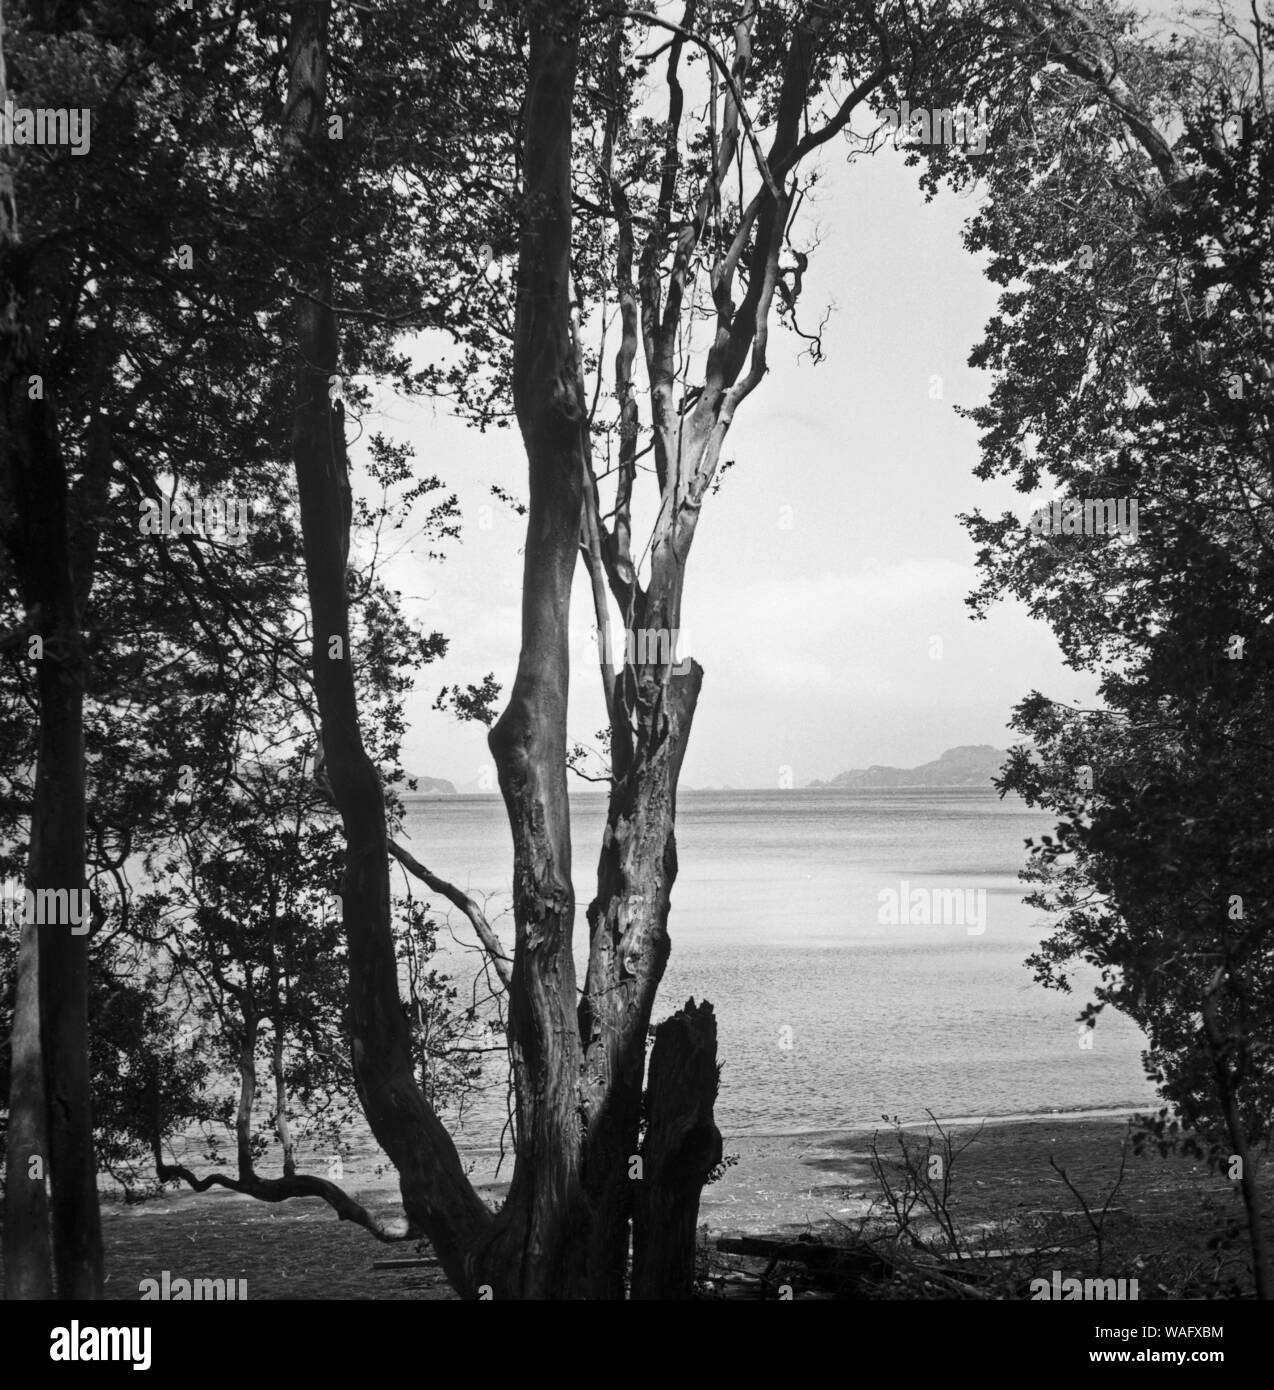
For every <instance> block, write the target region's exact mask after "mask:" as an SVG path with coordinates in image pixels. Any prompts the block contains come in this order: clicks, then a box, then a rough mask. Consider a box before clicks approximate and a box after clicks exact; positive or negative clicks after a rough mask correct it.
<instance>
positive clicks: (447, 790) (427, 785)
mask: <svg viewBox="0 0 1274 1390" xmlns="http://www.w3.org/2000/svg"><path fill="white" fill-rule="evenodd" d="M414 794H415V795H416V796H424V795H426V794H433V795H442V796H455V795H456V794H457V793H456V789H455V787H453V786H452V785H451V783H450V782H448V781H447V780H446V779H445V778H443V777H417V778H416V791H415V793H414ZM407 795H408V796H411V795H413V793H411V792H408V793H407Z"/></svg>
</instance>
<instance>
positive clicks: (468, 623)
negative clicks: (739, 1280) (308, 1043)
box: [354, 144, 1096, 790]
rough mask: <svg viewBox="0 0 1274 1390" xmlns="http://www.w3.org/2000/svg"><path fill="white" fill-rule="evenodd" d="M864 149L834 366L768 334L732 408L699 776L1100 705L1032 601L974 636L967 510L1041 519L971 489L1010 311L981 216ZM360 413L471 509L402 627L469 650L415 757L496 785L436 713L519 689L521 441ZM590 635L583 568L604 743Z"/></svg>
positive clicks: (701, 546) (582, 638)
mask: <svg viewBox="0 0 1274 1390" xmlns="http://www.w3.org/2000/svg"><path fill="white" fill-rule="evenodd" d="M846 153H847V151H846V148H845V147H842V146H837V145H835V144H832V145H831V146H829V147H828V148H827V152H826V155H825V158H824V159H823V162H822V166H821V167H822V171H823V173H822V178H821V180H820V183H819V186H818V188H817V189H816V190H815V192H816V194H817V202H816V203H815V204H814V205H813V206H812V207H807V220H806V222H805V230H806V233H807V236H808V234H809V233H813V234H815V235H816V236H817V237H818V238H819V239H820V240H821V245H820V246H819V247H818V249H817V250H816V251H814V252H813V253H812V254H811V258H810V264H809V269H808V271H807V272H806V276H805V284H804V291H803V295H802V300H801V304H802V306H803V311H802V314H801V318H802V323H803V325H804V326H805V327H806V328H808V327H809V326H810V325H811V324H813V323H817V322H818V320H819V319H820V318H821V317H822V309H823V307H824V306H827V305H830V306H834V309H833V314H832V317H831V319H830V321H829V323H828V325H827V328H826V331H825V333H824V349H825V357H824V360H823V361H822V362H821V363H819V364H817V365H814V364H812V363H811V362H810V361H809V359H808V357H806V358H802V357H801V350H802V349H803V347H804V344H803V343H802V342H800V340H799V339H796V338H795V337H794V336H792V335H791V334H788V333H786V332H784V331H783V330H779V329H776V330H775V331H774V332H773V333H772V335H771V339H770V354H769V355H770V368H771V369H770V372H769V374H768V376H767V377H766V378H765V380H764V381H763V382H762V383H761V385H760V386H759V387H758V389H757V390H756V391H755V392H754V393H753V395H752V396H751V397H750V398H749V399H748V400H746V401H745V402H744V403H743V405H742V406H741V407H740V409H739V411H738V414H737V415H736V416H735V420H734V424H733V427H732V429H731V432H730V435H729V437H728V439H727V443H726V449H725V455H724V456H725V457H726V458H728V459H733V460H734V461H735V466H734V467H733V468H732V469H731V470H730V472H729V473H728V475H727V476H726V477H725V478H724V480H723V482H722V485H721V488H720V490H719V492H718V493H717V494H716V495H715V496H710V497H709V498H708V499H707V501H706V503H705V506H704V510H703V514H702V518H701V521H700V524H699V529H698V532H697V534H696V537H695V542H694V547H693V550H692V552H691V556H690V561H689V565H688V572H687V580H686V597H685V608H684V613H683V624H684V644H683V645H684V646H685V647H688V650H689V651H691V652H692V653H693V655H694V657H695V658H696V660H698V661H699V662H700V664H701V665H702V666H703V667H704V670H705V678H704V684H703V691H702V694H701V697H700V701H699V707H698V712H697V714H696V717H695V726H694V731H693V734H692V737H691V742H690V748H689V751H688V753H687V756H686V761H685V766H684V770H683V775H682V785H683V786H687V787H720V786H733V787H738V788H742V787H781V786H797V787H800V786H805V785H806V784H808V783H809V782H810V781H811V780H813V779H816V778H817V779H823V780H826V779H828V778H830V777H833V776H834V775H835V774H836V773H838V772H841V771H844V770H845V769H847V768H850V767H863V766H867V765H869V764H872V763H885V764H893V765H897V766H905V767H909V766H914V765H916V764H918V763H922V762H927V761H929V760H930V759H933V758H936V757H937V756H938V755H939V754H940V753H941V752H942V751H943V750H944V749H946V748H949V747H952V746H955V745H958V744H971V743H990V744H995V745H996V746H999V747H1006V746H1008V744H1009V743H1010V742H1011V741H1012V740H1013V736H1012V734H1011V732H1010V731H1009V729H1008V727H1007V726H1008V720H1009V717H1010V712H1011V709H1012V706H1013V705H1014V704H1015V703H1016V702H1017V701H1019V700H1020V699H1022V698H1023V697H1024V696H1025V695H1026V694H1027V693H1028V692H1030V691H1031V690H1034V689H1038V690H1041V691H1043V692H1044V693H1045V694H1047V695H1049V696H1051V697H1052V698H1054V699H1059V700H1066V701H1079V702H1080V703H1092V702H1093V700H1094V691H1095V688H1096V681H1095V679H1094V678H1093V677H1092V676H1090V675H1087V674H1082V673H1076V672H1073V671H1069V670H1067V669H1066V667H1065V666H1064V665H1063V663H1062V661H1061V657H1060V654H1059V652H1058V648H1057V645H1056V642H1055V641H1054V640H1053V637H1052V635H1051V633H1050V632H1049V630H1048V629H1047V628H1046V627H1045V626H1044V625H1042V624H1040V623H1037V622H1034V621H1032V620H1031V619H1030V618H1029V617H1028V616H1027V614H1026V612H1025V610H1024V609H1023V608H1021V606H1020V605H1017V604H1015V603H1001V604H999V605H997V606H996V607H995V608H993V609H992V610H991V612H990V615H989V617H988V618H987V619H986V620H984V621H978V620H975V619H973V617H972V615H971V613H970V610H969V609H968V607H967V606H966V604H965V598H966V596H967V595H968V594H969V593H970V592H971V591H972V590H973V589H974V588H975V587H976V586H977V583H978V574H977V571H976V568H975V565H974V547H973V545H972V543H971V541H970V540H969V537H968V535H967V533H966V532H965V530H964V528H963V527H962V526H961V524H960V523H959V521H958V520H957V519H956V517H957V514H958V513H960V512H962V511H971V510H973V509H974V508H981V509H982V510H983V511H986V512H990V513H994V514H998V513H999V512H1000V511H1001V510H1003V509H1004V508H1005V507H1009V508H1011V509H1013V510H1015V511H1016V512H1017V513H1018V514H1019V515H1020V516H1022V517H1023V519H1024V521H1025V519H1026V518H1027V517H1029V514H1030V505H1029V504H1028V499H1026V498H1025V497H1022V496H1021V495H1019V494H1017V493H1015V492H1014V491H1013V490H1012V488H1011V487H1010V486H1009V485H1008V484H1007V483H1006V482H1003V481H997V482H992V483H985V482H982V481H980V480H978V479H977V478H975V477H974V476H973V469H974V468H975V467H976V464H977V461H978V450H977V431H976V428H975V426H974V425H973V424H972V423H971V422H969V421H965V420H962V419H961V418H960V417H959V416H958V415H957V414H956V407H957V406H974V405H977V404H979V403H980V402H981V401H982V400H983V399H984V398H985V395H986V393H987V390H988V388H989V377H988V376H987V375H986V374H984V373H982V372H979V371H974V370H972V369H971V368H969V367H968V365H967V360H968V356H969V353H970V350H971V349H972V348H973V346H974V345H975V343H976V342H977V341H978V340H979V339H980V337H981V333H982V329H983V326H984V324H985V322H986V320H987V319H988V317H989V316H990V315H991V313H992V312H993V311H994V307H995V302H996V296H997V289H996V287H995V286H993V285H991V284H990V283H989V282H988V281H987V280H986V279H985V278H984V277H983V275H982V270H981V263H980V260H979V259H977V258H974V257H972V256H971V255H970V254H969V253H968V252H967V251H966V250H965V249H964V247H963V245H962V243H961V240H960V228H961V225H962V223H963V221H964V220H965V218H966V217H968V216H969V215H970V213H971V212H972V210H973V208H974V207H975V205H976V204H975V202H974V201H972V200H970V199H963V198H957V197H955V196H954V195H952V194H949V193H944V194H943V195H942V196H940V197H939V198H937V199H935V200H934V201H933V202H931V203H929V204H926V203H925V201H924V198H923V195H922V193H921V192H920V190H919V188H918V186H917V181H916V174H917V172H918V171H917V170H916V169H914V168H913V169H908V168H907V167H906V165H905V164H904V156H903V153H902V152H895V151H893V150H892V149H890V148H888V147H887V148H886V149H885V150H883V151H882V152H880V153H878V154H877V155H875V156H874V157H871V158H859V159H856V160H854V161H853V162H852V163H850V162H849V161H848V160H847V159H846V157H845V156H846ZM609 356H610V350H609V349H608V357H609ZM608 370H609V369H608ZM935 378H940V379H941V380H940V383H938V382H937V381H936V380H935ZM939 390H940V393H941V395H940V398H938V392H939ZM642 413H643V419H647V418H648V409H647V407H646V405H645V403H644V402H643V407H642ZM363 423H364V428H365V429H367V428H369V427H370V428H371V429H379V430H382V431H384V432H386V433H388V434H390V435H391V436H392V437H395V438H399V439H405V440H406V441H408V442H410V443H411V444H412V445H413V446H414V447H415V450H416V453H417V458H418V461H419V465H420V466H421V467H422V468H427V469H429V470H431V471H434V472H437V473H438V474H439V476H440V477H442V478H443V479H444V480H445V482H446V484H447V486H448V487H449V488H451V489H452V490H454V491H455V493H456V495H457V497H458V499H459V502H460V506H461V510H462V514H463V527H464V532H463V538H462V540H461V541H459V542H454V543H450V544H449V545H448V547H447V556H446V558H445V559H444V560H442V561H437V560H431V559H429V558H428V556H427V553H426V552H427V550H428V546H427V545H426V544H424V543H423V542H421V543H417V544H414V545H412V544H408V545H405V546H404V547H403V549H402V550H401V552H400V553H398V554H397V555H396V556H395V558H394V559H393V561H392V562H391V565H390V568H389V570H388V572H387V577H388V578H389V579H390V581H391V583H392V585H393V587H396V588H399V589H401V590H402V592H403V594H404V600H405V607H406V610H407V612H408V613H409V614H410V615H411V616H412V617H414V618H417V619H419V620H420V621H421V622H423V623H424V624H426V625H427V626H428V627H429V628H436V629H437V630H439V631H442V632H444V633H445V634H446V635H447V636H448V637H449V639H450V644H451V645H450V650H449V653H448V655H447V657H446V659H445V660H444V661H442V662H438V663H435V664H434V665H433V666H431V667H429V668H427V669H426V671H425V673H424V674H423V676H422V677H421V679H420V681H419V684H418V689H417V693H416V694H415V695H414V696H413V697H412V699H411V700H410V701H409V703H408V707H407V715H408V722H409V725H410V733H409V735H408V737H407V739H406V741H405V745H404V766H406V767H407V768H408V770H409V771H411V772H413V773H418V774H423V775H426V776H433V777H443V778H446V779H448V780H449V781H451V782H453V783H454V784H456V786H457V787H460V788H466V787H467V788H469V789H471V790H476V789H478V788H479V787H482V788H490V789H494V787H495V782H494V777H493V772H492V764H491V759H490V756H489V754H488V752H487V748H486V741H485V731H484V730H483V729H482V728H481V727H480V726H478V725H475V724H460V723H457V722H456V721H455V719H454V718H453V717H451V716H449V715H444V714H441V713H438V712H435V711H433V710H432V709H431V708H430V706H431V705H432V703H433V700H434V697H435V696H436V695H437V693H438V690H439V688H440V686H442V685H443V684H444V683H445V684H448V685H450V684H453V683H460V684H463V683H466V682H470V681H478V680H480V679H481V678H482V677H483V676H484V675H485V674H486V673H487V672H488V671H492V672H494V673H495V676H496V678H497V679H498V680H499V681H501V682H502V683H503V684H504V685H505V687H506V689H507V687H508V685H509V684H510V683H511V681H512V678H513V674H514V671H515V668H516V663H517V654H518V646H519V608H518V605H519V591H520V580H521V564H522V561H521V555H520V553H519V551H520V547H521V545H522V542H523V530H524V525H525V523H524V520H523V519H522V518H520V517H518V516H517V515H516V514H515V513H514V512H513V511H512V510H511V509H508V508H506V507H504V506H502V505H501V504H499V503H498V502H496V501H495V499H494V498H492V496H491V495H490V488H491V485H492V484H498V485H499V486H501V487H503V488H506V489H508V490H509V491H511V492H514V493H516V494H517V495H520V496H524V495H525V490H526V482H525V479H526V461H525V455H524V453H523V451H522V448H521V441H520V438H519V436H518V435H517V433H516V431H515V430H510V431H499V432H488V433H486V434H480V433H478V432H477V430H476V429H472V428H469V427H466V426H465V425H464V424H463V423H462V422H461V421H459V420H457V419H455V418H454V417H453V416H452V415H451V414H450V412H449V410H448V408H447V406H446V405H445V404H442V403H439V404H435V403H431V402H417V401H404V400H402V399H401V398H397V397H390V396H385V395H382V396H381V397H380V399H379V401H378V405H377V409H376V411H375V413H374V414H373V416H372V417H371V418H370V419H367V418H365V419H364V422H363ZM354 459H355V462H356V463H357V459H358V453H357V450H355V452H354ZM639 548H640V547H639V546H638V545H635V546H634V550H635V551H636V550H638V549H639ZM591 625H592V613H591V600H590V596H589V589H588V582H587V576H586V574H585V573H584V570H583V568H582V567H581V569H580V570H579V571H578V572H577V575H576V586H575V596H574V602H573V607H572V628H573V631H574V633H575V634H576V635H577V639H578V640H577V644H576V647H575V651H576V654H577V656H578V657H579V661H578V664H577V667H576V668H574V669H573V671H572V696H571V701H572V708H571V737H572V738H573V739H576V740H579V741H581V742H586V743H592V742H593V741H594V740H593V735H594V733H595V731H596V730H598V729H599V728H601V726H602V724H603V723H604V715H603V708H602V700H601V692H600V678H599V676H598V674H597V668H596V664H595V659H593V660H590V659H589V658H590V653H591V652H593V651H595V648H593V647H592V646H591V644H590V639H589V630H590V628H591ZM475 784H476V785H475Z"/></svg>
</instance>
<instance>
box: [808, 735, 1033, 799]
mask: <svg viewBox="0 0 1274 1390" xmlns="http://www.w3.org/2000/svg"><path fill="white" fill-rule="evenodd" d="M1007 757H1008V754H1007V753H1006V752H1005V751H1004V749H1002V748H993V747H992V746H991V745H990V744H989V743H966V744H963V745H962V746H961V747H959V748H948V749H947V751H946V752H945V753H944V754H943V755H942V756H941V757H940V758H938V759H937V761H936V762H932V763H922V764H921V765H920V766H919V767H880V766H878V765H875V766H872V767H855V768H851V769H850V770H849V771H848V772H842V773H839V774H838V775H837V776H835V777H833V778H832V780H831V781H830V782H811V783H810V784H809V785H810V787H811V788H817V787H847V788H851V789H859V788H861V789H864V790H867V789H879V788H886V787H916V788H918V789H927V788H930V787H989V786H990V785H991V778H992V777H995V776H998V775H999V771H1000V768H1001V767H1003V766H1004V760H1005V759H1006V758H1007Z"/></svg>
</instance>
